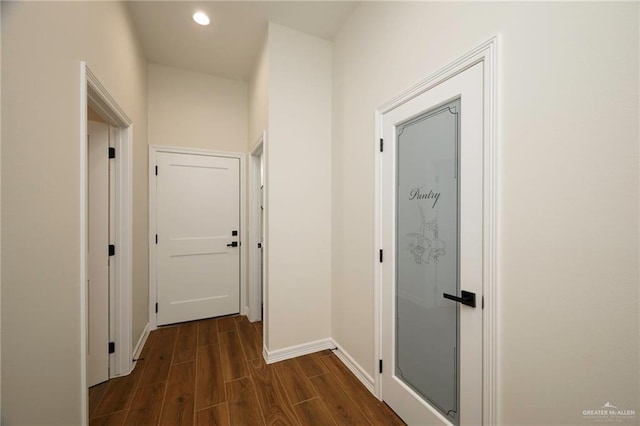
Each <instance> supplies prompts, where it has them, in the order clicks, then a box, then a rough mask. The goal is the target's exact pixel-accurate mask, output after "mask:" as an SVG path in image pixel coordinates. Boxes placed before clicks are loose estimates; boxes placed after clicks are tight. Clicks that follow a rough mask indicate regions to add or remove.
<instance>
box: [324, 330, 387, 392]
mask: <svg viewBox="0 0 640 426" xmlns="http://www.w3.org/2000/svg"><path fill="white" fill-rule="evenodd" d="M331 343H332V345H333V347H334V348H338V349H337V350H335V351H333V353H334V354H336V356H337V357H338V359H339V360H340V361H342V363H343V364H344V365H345V366H346V367H347V368H348V369H349V370H350V371H351V372H352V373H353V375H354V376H356V377H357V378H358V380H360V382H362V384H363V385H364V387H366V388H367V389H369V392H371V393H372V394H373V396H375V397H376V398H377V396H376V392H375V386H374V380H373V377H371V376H370V375H369V373H367V371H366V370H365V369H364V368H362V366H361V365H360V364H358V363H357V362H356V361H355V360H354V359H353V358H352V357H351V355H349V353H348V352H347V351H345V350H344V348H343V347H342V346H340V345H339V344H338V343H337V342H336V341H335V340H333V339H332V340H331Z"/></svg>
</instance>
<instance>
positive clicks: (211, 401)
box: [196, 344, 226, 410]
mask: <svg viewBox="0 0 640 426" xmlns="http://www.w3.org/2000/svg"><path fill="white" fill-rule="evenodd" d="M223 402H226V397H225V392H224V379H223V376H222V364H221V361H220V350H219V349H218V345H217V344H216V345H209V346H198V353H197V355H196V410H200V409H202V408H206V407H210V406H212V405H217V404H220V403H223Z"/></svg>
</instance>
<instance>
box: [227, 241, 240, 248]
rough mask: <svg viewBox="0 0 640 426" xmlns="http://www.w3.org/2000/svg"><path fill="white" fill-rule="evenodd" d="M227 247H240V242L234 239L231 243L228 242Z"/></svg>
mask: <svg viewBox="0 0 640 426" xmlns="http://www.w3.org/2000/svg"><path fill="white" fill-rule="evenodd" d="M227 247H238V242H237V241H234V242H232V243H231V244H227Z"/></svg>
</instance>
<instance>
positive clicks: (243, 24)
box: [128, 1, 357, 80]
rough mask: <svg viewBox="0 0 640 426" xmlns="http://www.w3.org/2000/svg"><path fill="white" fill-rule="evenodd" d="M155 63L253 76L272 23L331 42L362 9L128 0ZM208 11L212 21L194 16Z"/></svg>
mask: <svg viewBox="0 0 640 426" xmlns="http://www.w3.org/2000/svg"><path fill="white" fill-rule="evenodd" d="M128 5H129V9H130V10H131V16H132V18H133V21H134V25H135V27H136V28H137V30H138V34H139V36H140V40H141V42H142V46H143V49H144V53H145V55H146V57H147V60H148V61H149V62H153V63H157V64H163V65H168V66H172V67H176V68H182V69H186V70H190V71H198V72H203V73H207V74H213V75H217V76H220V77H226V78H233V79H238V80H247V79H248V78H249V76H250V75H251V72H252V69H253V66H254V64H255V62H256V59H257V55H258V53H259V51H260V48H261V47H262V42H263V40H264V38H265V36H266V32H267V22H268V21H272V22H275V23H277V24H280V25H284V26H286V27H289V28H292V29H295V30H299V31H302V32H305V33H308V34H311V35H314V36H317V37H321V38H324V39H327V40H331V39H332V38H333V37H334V36H335V34H336V33H337V31H338V30H339V29H340V27H341V26H342V24H343V23H344V22H345V20H346V19H347V17H348V16H349V14H350V13H351V12H352V11H353V9H354V8H355V7H356V5H357V2H353V1H273V2H272V1H132V2H128ZM198 10H201V11H204V12H206V13H207V14H208V15H209V17H210V18H211V24H210V25H209V26H206V27H203V26H200V25H197V24H195V23H194V22H193V20H192V19H191V15H193V13H194V12H195V11H198Z"/></svg>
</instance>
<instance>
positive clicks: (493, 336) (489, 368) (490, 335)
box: [372, 35, 500, 425]
mask: <svg viewBox="0 0 640 426" xmlns="http://www.w3.org/2000/svg"><path fill="white" fill-rule="evenodd" d="M499 46H500V36H499V35H497V36H495V37H493V38H491V39H490V40H487V41H486V42H484V43H482V44H480V45H479V46H477V47H476V48H474V49H472V50H470V51H469V52H467V53H466V54H464V55H462V56H461V57H459V58H458V59H456V60H455V61H453V62H451V63H450V64H448V65H447V66H445V67H443V68H442V69H440V70H438V71H437V72H435V73H434V74H432V75H431V76H429V77H427V78H425V79H424V80H422V81H420V82H418V83H417V84H415V85H414V86H412V87H410V88H409V89H407V90H406V91H404V92H402V93H400V94H398V95H397V96H395V97H394V98H392V99H390V100H389V101H387V102H386V103H384V104H383V105H381V106H380V107H378V108H377V109H376V114H375V144H374V149H375V158H376V161H375V191H374V194H375V195H374V205H375V208H374V253H372V255H373V256H374V259H376V261H375V265H374V268H375V273H374V279H375V285H374V300H375V306H374V310H375V312H374V322H375V323H374V339H375V347H374V359H373V363H374V365H375V366H376V367H377V366H378V362H379V360H381V359H382V308H381V305H382V300H381V293H382V263H381V262H380V261H379V256H380V253H379V250H384V249H385V247H382V227H383V223H382V194H381V191H382V179H381V170H382V158H383V157H382V156H383V155H384V148H383V147H382V144H381V141H382V122H383V116H384V114H385V113H387V112H389V111H392V110H393V109H395V108H397V107H398V106H400V105H403V104H405V103H406V102H408V101H410V100H411V99H413V98H415V97H416V96H419V95H421V94H422V93H425V92H426V91H428V90H429V89H431V88H433V87H435V86H437V85H439V84H440V83H442V82H444V81H446V80H448V79H449V78H451V77H453V76H455V75H458V74H460V73H461V72H463V71H464V70H466V69H468V68H470V67H472V66H473V65H476V64H478V63H482V64H483V70H484V81H483V83H484V87H483V97H484V105H483V110H484V118H483V141H484V145H483V154H482V155H483V169H484V171H483V175H484V176H483V180H484V181H483V235H484V238H483V242H482V244H483V265H482V268H483V271H482V275H483V294H484V300H483V301H480V303H481V304H482V305H481V306H483V312H482V316H483V318H482V321H483V354H482V356H483V371H482V376H483V377H482V378H483V380H482V381H483V401H482V407H483V410H482V411H483V424H487V425H491V424H498V422H499V419H498V418H497V407H496V404H497V384H498V381H497V349H498V340H497V327H498V318H499V315H498V314H499V313H498V305H497V285H498V268H497V265H498V259H497V257H498V254H499V252H498V206H499V199H498V189H499V182H498V172H499V155H498V151H499V126H498V125H499V108H498V101H499V64H500V61H499ZM381 147H382V148H381ZM387 368H390V367H387ZM374 390H375V395H376V396H377V397H378V398H379V399H381V400H382V397H383V389H382V375H381V374H380V373H377V374H375V375H374Z"/></svg>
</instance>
